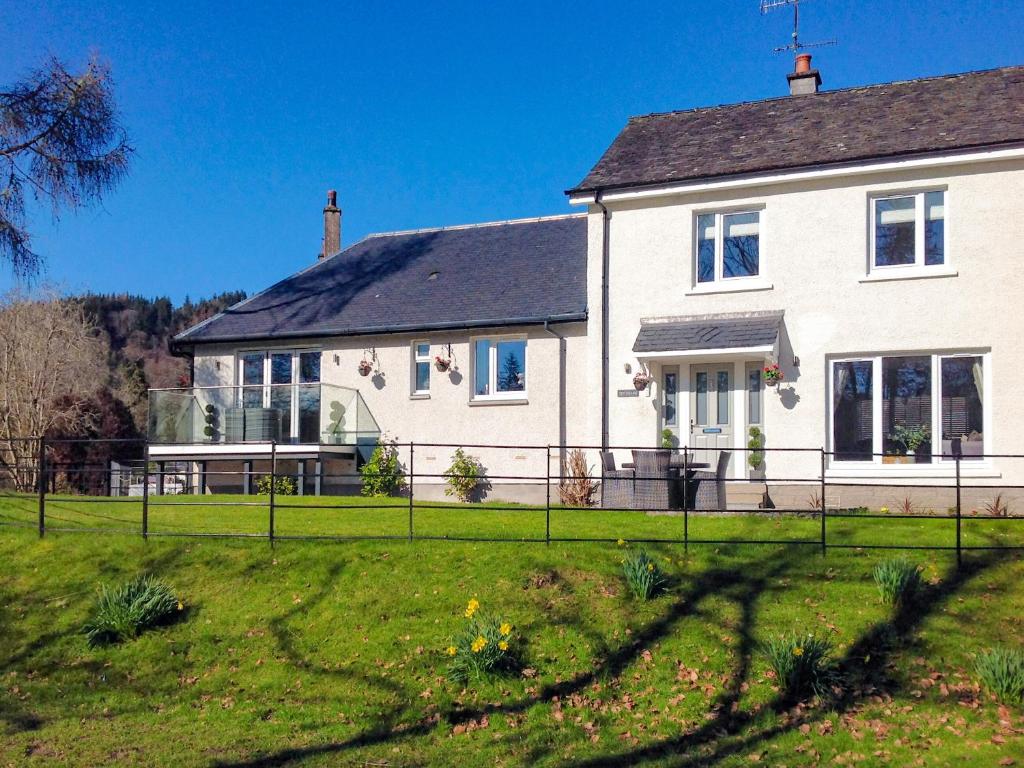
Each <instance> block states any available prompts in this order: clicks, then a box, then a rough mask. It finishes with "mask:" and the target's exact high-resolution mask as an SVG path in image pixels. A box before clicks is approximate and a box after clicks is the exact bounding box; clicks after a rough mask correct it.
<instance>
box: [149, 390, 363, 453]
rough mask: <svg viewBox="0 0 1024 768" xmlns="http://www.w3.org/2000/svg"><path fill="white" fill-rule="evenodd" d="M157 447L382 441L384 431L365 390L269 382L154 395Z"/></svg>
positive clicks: (151, 395)
mask: <svg viewBox="0 0 1024 768" xmlns="http://www.w3.org/2000/svg"><path fill="white" fill-rule="evenodd" d="M148 434H149V440H150V442H151V443H152V444H154V445H201V444H209V445H218V444H219V445H237V444H244V443H270V442H272V441H276V442H277V443H279V444H282V445H338V446H342V445H347V446H363V445H368V444H373V443H376V441H377V439H378V438H379V437H380V427H379V426H378V425H377V422H376V420H375V419H374V418H373V414H371V413H370V409H369V408H367V406H366V401H364V400H363V397H362V395H360V394H359V390H356V389H350V388H349V387H340V386H336V385H333V384H322V383H316V384H269V385H268V384H264V385H255V386H230V387H187V388H183V389H151V390H150V391H149V428H148Z"/></svg>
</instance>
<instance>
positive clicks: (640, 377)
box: [633, 371, 651, 392]
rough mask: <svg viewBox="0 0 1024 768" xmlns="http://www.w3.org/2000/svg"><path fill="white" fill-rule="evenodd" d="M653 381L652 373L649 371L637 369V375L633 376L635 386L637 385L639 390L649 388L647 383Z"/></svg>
mask: <svg viewBox="0 0 1024 768" xmlns="http://www.w3.org/2000/svg"><path fill="white" fill-rule="evenodd" d="M650 383H651V374H649V373H647V371H637V374H636V376H634V377H633V386H634V387H636V389H637V391H638V392H642V391H643V390H645V389H647V385H648V384H650Z"/></svg>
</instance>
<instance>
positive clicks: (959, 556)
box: [956, 453, 963, 568]
mask: <svg viewBox="0 0 1024 768" xmlns="http://www.w3.org/2000/svg"><path fill="white" fill-rule="evenodd" d="M961 519H962V518H961V503H960V454H959V453H958V454H957V455H956V567H957V568H959V567H960V566H961V565H963V551H962V550H961V548H960V522H961Z"/></svg>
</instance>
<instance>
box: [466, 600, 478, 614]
mask: <svg viewBox="0 0 1024 768" xmlns="http://www.w3.org/2000/svg"><path fill="white" fill-rule="evenodd" d="M479 607H480V601H479V600H477V599H476V598H475V597H474V598H471V599H470V601H469V602H468V603H467V604H466V618H467V619H471V618H473V614H474V613H476V611H477V609H478V608H479Z"/></svg>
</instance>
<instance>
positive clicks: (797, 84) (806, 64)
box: [786, 53, 821, 96]
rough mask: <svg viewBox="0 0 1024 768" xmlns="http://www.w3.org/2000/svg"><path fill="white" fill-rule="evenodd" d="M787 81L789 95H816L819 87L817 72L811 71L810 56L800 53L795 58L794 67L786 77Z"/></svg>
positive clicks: (819, 76)
mask: <svg viewBox="0 0 1024 768" xmlns="http://www.w3.org/2000/svg"><path fill="white" fill-rule="evenodd" d="M786 79H787V80H789V95H790V96H802V95H803V94H805V93H817V92H818V86H820V85H821V75H820V74H818V70H816V69H811V54H809V53H801V54H799V55H798V56H797V57H796V67H795V68H794V70H793V71H792V72H790V73H789V74H788V75H786Z"/></svg>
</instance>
